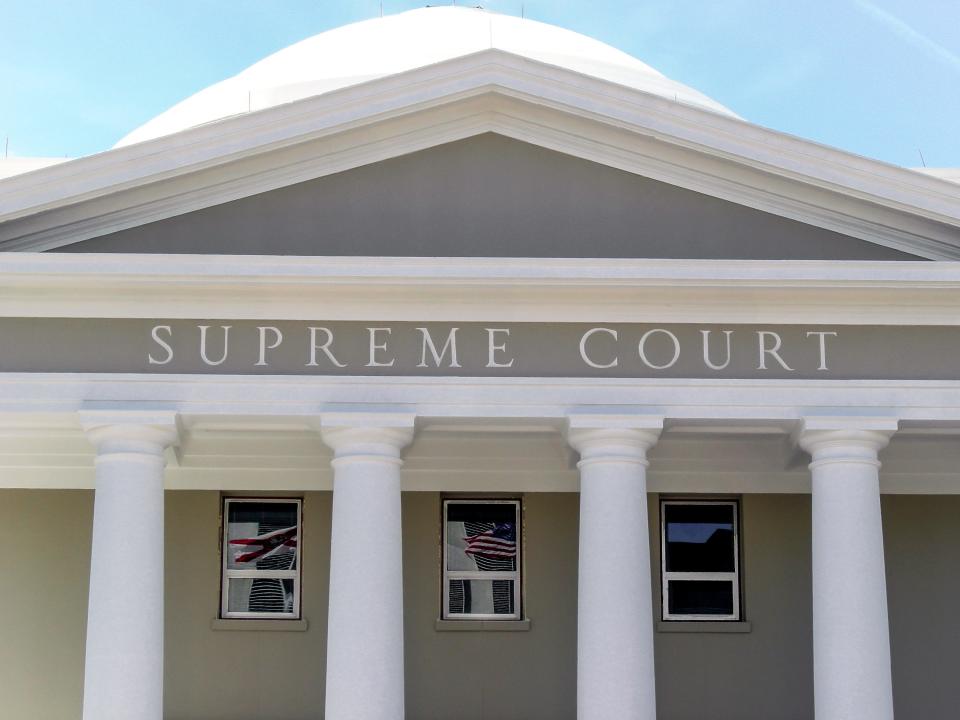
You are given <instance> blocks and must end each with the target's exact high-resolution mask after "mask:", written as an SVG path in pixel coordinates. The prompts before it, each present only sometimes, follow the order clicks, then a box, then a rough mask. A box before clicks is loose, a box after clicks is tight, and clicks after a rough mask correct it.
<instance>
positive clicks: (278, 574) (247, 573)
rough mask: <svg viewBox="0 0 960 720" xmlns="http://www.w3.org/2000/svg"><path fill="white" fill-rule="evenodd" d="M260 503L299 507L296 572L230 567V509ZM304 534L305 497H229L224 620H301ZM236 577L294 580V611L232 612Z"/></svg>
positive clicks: (223, 552)
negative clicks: (232, 593) (228, 561)
mask: <svg viewBox="0 0 960 720" xmlns="http://www.w3.org/2000/svg"><path fill="white" fill-rule="evenodd" d="M251 503H256V504H258V505H264V504H270V503H282V504H286V505H291V504H295V505H296V506H297V547H296V549H295V550H294V552H295V554H296V560H295V561H294V562H295V565H296V567H295V569H293V570H258V569H253V570H238V569H236V568H229V567H227V559H228V558H229V553H230V546H229V543H228V542H227V540H228V538H227V532H228V529H229V520H230V506H231V505H234V504H236V505H242V504H251ZM302 533H303V500H302V499H301V498H278V497H272V498H260V497H227V498H223V522H222V523H221V530H220V617H221V618H224V619H250V620H253V619H256V620H299V619H300V574H301V568H302V565H303V563H302V562H301V553H300V547H301V544H302V543H301V534H302ZM232 578H254V579H257V578H262V579H267V578H277V579H282V580H290V579H292V580H293V612H289V613H264V612H236V611H233V612H231V611H230V610H229V609H228V608H229V589H230V580H231V579H232Z"/></svg>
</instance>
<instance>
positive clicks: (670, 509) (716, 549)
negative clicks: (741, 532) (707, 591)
mask: <svg viewBox="0 0 960 720" xmlns="http://www.w3.org/2000/svg"><path fill="white" fill-rule="evenodd" d="M663 518H664V528H665V529H666V533H667V537H666V551H667V572H733V571H734V570H735V567H736V565H735V562H734V543H733V506H732V505H697V504H691V505H664V506H663Z"/></svg>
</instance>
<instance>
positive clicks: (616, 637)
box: [568, 416, 663, 720]
mask: <svg viewBox="0 0 960 720" xmlns="http://www.w3.org/2000/svg"><path fill="white" fill-rule="evenodd" d="M662 425H663V422H662V420H661V419H659V418H651V419H637V418H618V417H597V416H591V417H580V416H578V417H574V418H571V420H570V428H569V433H568V439H569V441H570V444H571V445H572V446H573V447H574V449H576V450H577V451H578V452H579V453H580V462H579V463H578V467H579V468H580V565H579V580H578V606H577V718H578V719H579V720H611V718H617V720H655V718H656V714H657V702H656V687H655V683H654V661H653V608H652V595H651V593H652V589H651V582H650V536H649V531H648V524H649V523H648V521H647V477H646V471H647V450H648V449H649V448H650V447H651V446H653V444H654V443H655V442H656V441H657V438H658V437H659V435H660V430H661V428H662Z"/></svg>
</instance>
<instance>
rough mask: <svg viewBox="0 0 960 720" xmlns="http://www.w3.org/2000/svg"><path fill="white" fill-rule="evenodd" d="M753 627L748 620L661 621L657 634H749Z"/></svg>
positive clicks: (658, 623) (658, 624) (658, 622)
mask: <svg viewBox="0 0 960 720" xmlns="http://www.w3.org/2000/svg"><path fill="white" fill-rule="evenodd" d="M751 630H753V626H752V625H751V623H749V622H748V621H746V620H659V621H657V632H675V633H748V632H750V631H751Z"/></svg>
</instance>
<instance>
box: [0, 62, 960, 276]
mask: <svg viewBox="0 0 960 720" xmlns="http://www.w3.org/2000/svg"><path fill="white" fill-rule="evenodd" d="M486 132H494V133H500V134H503V135H505V136H508V137H512V138H514V139H517V140H522V141H525V142H530V143H533V144H536V145H540V146H542V147H546V148H548V149H551V150H555V151H558V152H564V153H567V154H569V155H572V156H576V157H580V158H582V159H586V160H590V161H594V162H599V163H602V164H606V165H609V166H611V167H616V168H619V169H621V170H626V171H628V172H633V173H636V174H639V175H642V176H645V177H650V178H653V179H656V180H661V181H664V182H668V183H671V184H674V185H677V186H680V187H684V188H686V189H690V190H694V191H697V192H703V193H706V194H709V195H713V196H715V197H719V198H722V199H725V200H730V201H733V202H737V203H740V204H743V205H746V206H749V207H753V208H756V209H759V210H763V211H767V212H771V213H774V214H778V215H781V216H784V217H788V218H791V219H794V220H799V221H801V222H806V223H808V224H811V225H814V226H817V227H822V228H825V229H829V230H833V231H837V232H841V233H844V234H847V235H850V236H853V237H857V238H861V239H864V240H868V241H871V242H876V243H878V244H880V245H884V246H886V247H891V248H895V249H897V250H901V251H904V252H908V253H912V254H914V255H917V256H919V257H924V258H930V259H960V185H957V184H955V183H950V182H947V181H945V180H942V179H940V178H936V177H930V176H926V175H923V174H921V173H918V172H915V171H911V170H906V169H903V168H898V167H895V166H891V165H888V164H885V163H881V162H878V161H874V160H869V159H866V158H862V157H859V156H856V155H852V154H850V153H846V152H843V151H840V150H836V149H833V148H828V147H825V146H822V145H818V144H816V143H812V142H809V141H806V140H801V139H799V138H795V137H792V136H788V135H784V134H782V133H778V132H775V131H772V130H769V129H766V128H762V127H759V126H757V125H753V124H750V123H747V122H745V121H743V120H739V119H737V118H733V117H727V116H724V115H720V114H717V113H713V112H710V111H706V110H702V109H700V108H697V107H693V106H687V105H683V104H680V103H676V102H672V101H670V100H667V99H664V98H662V97H658V96H655V95H651V94H648V93H644V92H642V91H639V90H634V89H631V88H626V87H623V86H619V85H615V84H612V83H609V82H606V81H603V80H598V79H596V78H591V77H588V76H585V75H581V74H578V73H576V72H572V71H569V70H566V69H563V68H558V67H554V66H551V65H546V64H544V63H540V62H537V61H534V60H529V59H527V58H522V57H518V56H515V55H511V54H509V53H505V52H503V51H499V50H487V51H483V52H480V53H476V54H474V55H470V56H465V57H461V58H456V59H454V60H449V61H446V62H442V63H438V64H436V65H432V66H429V67H425V68H419V69H416V70H412V71H409V72H405V73H400V74H397V75H394V76H390V77H387V78H381V79H378V80H373V81H370V82H367V83H364V84H362V85H358V86H354V87H350V88H345V89H343V90H338V91H335V92H331V93H328V94H324V95H320V96H317V97H313V98H308V99H305V100H300V101H297V102H293V103H289V104H287V105H282V106H277V107H273V108H269V109H266V110H262V111H258V112H254V113H249V114H244V115H238V116H235V117H232V118H227V119H225V120H222V121H219V122H216V123H212V124H210V125H206V126H200V127H196V128H192V129H190V130H186V131H183V132H180V133H176V134H174V135H170V136H166V137H161V138H157V139H155V140H151V141H148V142H144V143H140V144H136V145H131V146H127V147H122V148H116V149H113V150H108V151H106V152H103V153H100V154H97V155H93V156H90V157H86V158H80V159H78V160H74V161H72V162H68V163H64V164H61V165H57V166H54V167H50V168H46V169H42V170H38V171H36V172H32V173H28V174H25V175H21V176H16V177H13V178H9V179H6V180H3V181H0V250H7V251H16V250H30V251H39V250H51V249H56V248H58V247H62V246H64V245H68V244H71V243H74V242H78V241H80V240H85V239H89V238H92V237H98V236H101V235H105V234H108V233H111V232H116V231H118V230H122V229H126V228H130V227H135V226H137V225H141V224H145V223H149V222H153V221H156V220H161V219H164V218H167V217H172V216H174V215H179V214H183V213H186V212H190V211H193V210H198V209H202V208H204V207H209V206H212V205H217V204H220V203H224V202H229V201H231V200H236V199H239V198H243V197H248V196H251V195H255V194H258V193H261V192H266V191H269V190H274V189H277V188H280V187H284V186H287V185H291V184H294V183H297V182H302V181H306V180H311V179H314V178H317V177H322V176H325V175H329V174H332V173H335V172H340V171H343V170H349V169H351V168H354V167H359V166H361V165H365V164H369V163H373V162H378V161H381V160H386V159H389V158H391V157H396V156H399V155H404V154H407V153H410V152H415V151H418V150H424V149H427V148H429V147H433V146H436V145H440V144H443V143H447V142H452V141H456V140H461V139H464V138H467V137H471V136H474V135H478V134H481V133H486Z"/></svg>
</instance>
